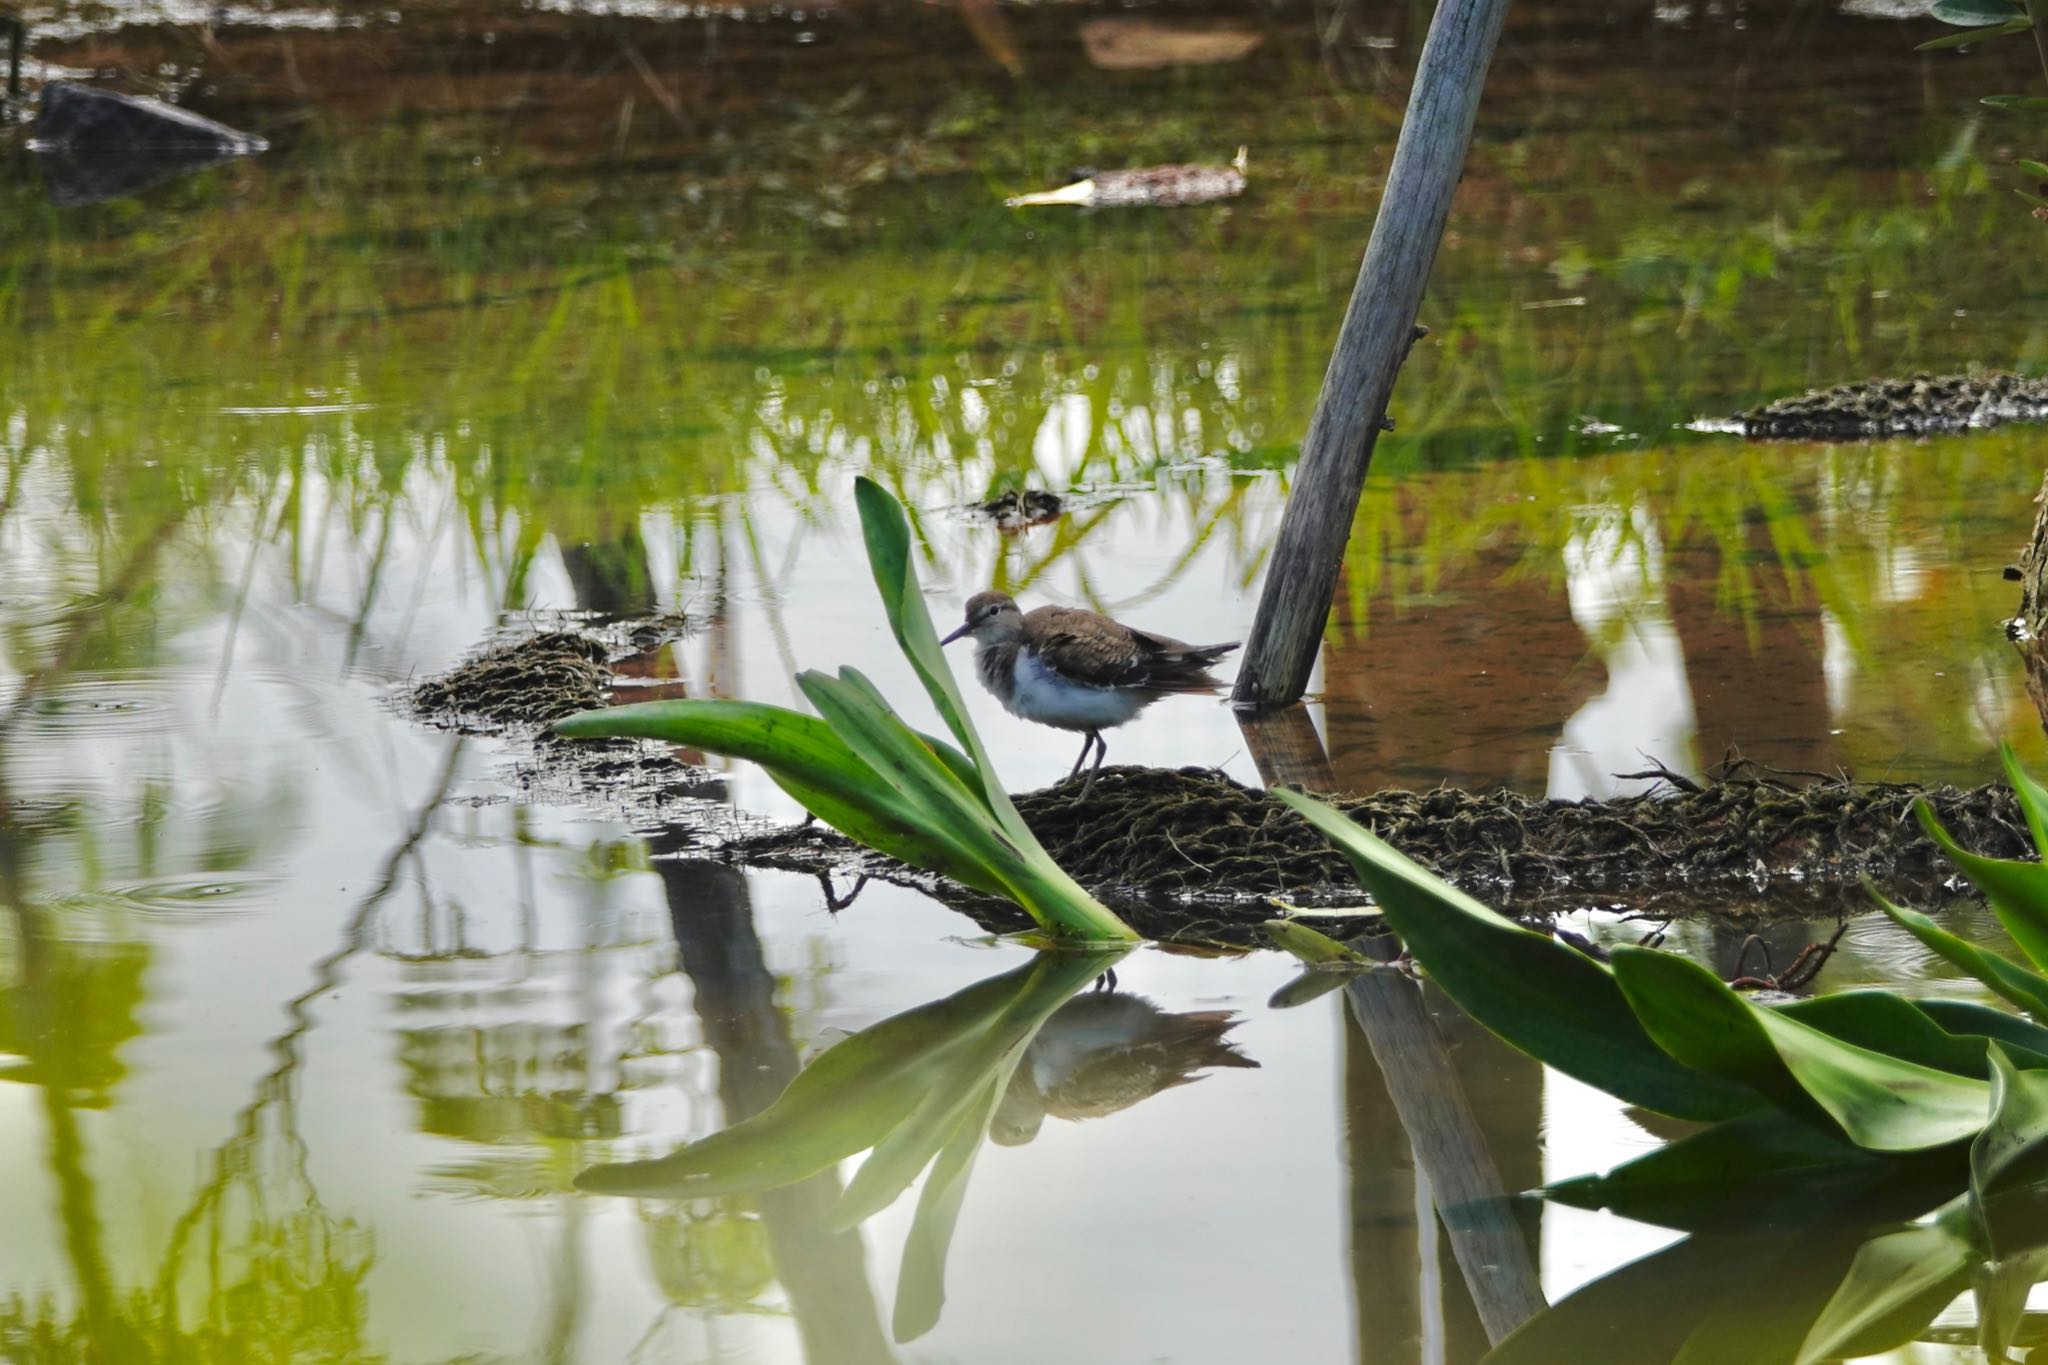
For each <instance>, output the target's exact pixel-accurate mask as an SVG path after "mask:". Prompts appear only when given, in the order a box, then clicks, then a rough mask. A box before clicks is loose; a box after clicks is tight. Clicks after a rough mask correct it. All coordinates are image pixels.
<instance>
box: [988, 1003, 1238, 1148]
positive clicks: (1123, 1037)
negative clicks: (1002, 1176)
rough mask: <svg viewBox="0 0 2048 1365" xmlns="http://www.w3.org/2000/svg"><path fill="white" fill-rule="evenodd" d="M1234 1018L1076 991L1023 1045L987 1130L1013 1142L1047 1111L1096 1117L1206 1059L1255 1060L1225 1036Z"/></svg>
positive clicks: (1184, 1077) (1206, 1065)
mask: <svg viewBox="0 0 2048 1365" xmlns="http://www.w3.org/2000/svg"><path fill="white" fill-rule="evenodd" d="M1239 1022H1241V1021H1240V1020H1239V1019H1238V1018H1237V1016H1236V1015H1234V1014H1232V1013H1231V1012H1230V1011H1229V1010H1193V1011H1190V1012H1189V1013H1186V1014H1175V1013H1173V1012H1172V1011H1169V1010H1162V1009H1160V1008H1159V1007H1158V1006H1157V1005H1155V1004H1153V1003H1152V1002H1151V1001H1149V1000H1147V999H1145V998H1144V997H1143V996H1139V995H1123V994H1119V993H1117V992H1114V991H1095V992H1092V993H1090V994H1087V995H1081V996H1076V997H1075V998H1074V999H1072V1000H1069V1001H1068V1002H1067V1003H1066V1004H1064V1005H1062V1006H1060V1008H1059V1009H1058V1010H1057V1011H1055V1012H1054V1014H1053V1016H1052V1017H1051V1018H1050V1019H1048V1020H1046V1021H1045V1027H1043V1028H1041V1029H1040V1030H1039V1031H1038V1036H1037V1037H1035V1038H1033V1039H1032V1040H1031V1045H1030V1046H1029V1047H1028V1048H1026V1049H1025V1051H1024V1056H1023V1059H1022V1060H1021V1061H1019V1063H1018V1064H1017V1070H1016V1073H1015V1074H1014V1075H1013V1076H1011V1078H1010V1084H1009V1087H1008V1088H1007V1089H1006V1090H1004V1092H1003V1098H1002V1101H1001V1103H1000V1104H998V1105H997V1107H996V1113H995V1118H994V1120H993V1121H992V1122H991V1123H990V1124H989V1137H990V1138H991V1139H993V1140H994V1141H996V1142H997V1143H1000V1144H1001V1145H1002V1146H1005V1147H1020V1146H1022V1145H1023V1144H1025V1143H1027V1142H1029V1141H1031V1140H1032V1139H1033V1138H1035V1137H1037V1136H1038V1130H1039V1128H1040V1127H1041V1126H1042V1125H1043V1124H1044V1123H1045V1119H1046V1116H1047V1115H1048V1114H1049V1115H1051V1116H1052V1117H1054V1118H1060V1119H1097V1118H1103V1117H1105V1116H1107V1115H1110V1114H1114V1113H1117V1112H1119V1111H1121V1110H1124V1109H1128V1108H1130V1107H1131V1106H1132V1105H1134V1104H1137V1103H1138V1102H1139V1101H1141V1100H1147V1099H1150V1098H1151V1097H1152V1096H1154V1095H1156V1094H1158V1093H1159V1092H1160V1091H1162V1090H1168V1089H1171V1088H1172V1087H1174V1086H1177V1085H1186V1084H1187V1083H1188V1082H1190V1081H1195V1080H1200V1079H1201V1075H1202V1073H1203V1072H1204V1071H1206V1070H1209V1069H1210V1068H1212V1067H1222V1066H1234V1067H1256V1066H1257V1065H1258V1063H1257V1062H1255V1061H1253V1060H1252V1059H1251V1058H1249V1057H1247V1056H1245V1055H1244V1053H1243V1052H1241V1051H1239V1050H1238V1048H1237V1046H1236V1045H1235V1044H1233V1043H1231V1042H1230V1041H1228V1040H1227V1039H1226V1038H1225V1037H1224V1035H1225V1034H1227V1033H1229V1032H1230V1031H1231V1030H1232V1029H1233V1028H1236V1027H1237V1025H1238V1024H1239Z"/></svg>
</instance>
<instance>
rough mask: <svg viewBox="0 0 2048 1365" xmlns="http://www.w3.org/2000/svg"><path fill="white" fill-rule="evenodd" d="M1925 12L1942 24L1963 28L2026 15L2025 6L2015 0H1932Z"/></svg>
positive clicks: (1998, 22)
mask: <svg viewBox="0 0 2048 1365" xmlns="http://www.w3.org/2000/svg"><path fill="white" fill-rule="evenodd" d="M1927 13H1928V15H1929V16H1930V17H1931V18H1935V19H1939V20H1941V22H1943V23H1944V24H1958V25H1961V26H1962V27H1964V28H1983V27H1985V26H1987V25H1990V24H2008V23H2011V22H2012V21H2013V20H2015V19H2022V20H2023V19H2025V18H2026V17H2027V11H2026V7H2025V6H2024V5H2021V4H2018V3H2017V2H2016V0H1934V5H1933V7H1932V8H1930V9H1929V10H1928V11H1927Z"/></svg>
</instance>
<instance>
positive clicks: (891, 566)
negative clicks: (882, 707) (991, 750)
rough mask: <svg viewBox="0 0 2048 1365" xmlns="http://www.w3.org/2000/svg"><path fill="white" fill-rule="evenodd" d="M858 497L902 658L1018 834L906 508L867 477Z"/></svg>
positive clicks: (858, 485) (859, 482) (1017, 820)
mask: <svg viewBox="0 0 2048 1365" xmlns="http://www.w3.org/2000/svg"><path fill="white" fill-rule="evenodd" d="M853 498H854V503H855V505H856V506H857V507H858V508H859V510H860V527H861V534H862V536H863V537H864V538H865V540H866V542H867V550H868V566H869V568H871V569H872V570H873V571H874V576H875V587H876V588H877V589H878V590H879V591H880V592H881V594H882V610H883V611H884V612H885V613H886V614H887V615H888V618H889V629H890V631H891V632H892V633H893V634H894V635H895V636H896V643H897V644H898V645H899V646H900V647H901V648H902V650H903V657H904V658H906V659H908V660H909V661H910V666H911V668H913V669H915V670H916V672H917V676H918V680H919V681H920V682H922V683H923V684H924V690H925V692H926V693H927V694H929V695H930V697H931V699H932V705H933V706H934V707H936V708H937V710H938V713H939V719H941V720H943V721H944V722H945V723H946V728H947V729H949V730H951V731H952V732H953V737H954V738H955V739H957V740H959V741H960V747H961V748H963V749H965V750H966V751H967V757H968V758H969V759H971V760H972V761H973V766H974V768H975V770H976V772H977V773H978V774H979V775H980V777H981V782H982V795H983V797H984V798H985V799H986V801H987V802H988V806H989V809H990V810H992V811H994V812H995V813H996V815H997V817H998V818H999V819H1000V820H1001V821H1002V822H1003V824H1004V826H1005V827H1006V828H1009V829H1010V830H1011V831H1012V832H1013V833H1014V832H1015V830H1016V829H1018V828H1021V826H1022V824H1023V821H1022V818H1021V817H1019V816H1018V814H1017V809H1016V807H1015V806H1014V805H1012V804H1011V802H1010V795H1009V792H1008V791H1006V790H1005V789H1004V787H1003V784H1002V783H1001V782H1000V781H999V780H998V779H997V778H996V776H995V767H994V765H993V764H991V763H990V762H989V758H988V750H987V749H986V748H985V747H984V746H983V745H982V742H981V736H980V734H978V733H977V732H976V731H975V728H974V722H973V720H972V719H971V718H970V717H969V716H968V713H967V703H966V701H965V699H964V698H962V697H961V695H960V684H959V683H958V682H956V681H955V680H954V678H953V670H952V669H951V668H949V667H947V665H946V656H945V652H944V651H943V650H942V649H941V648H940V647H939V633H938V631H936V630H934V629H933V628H932V616H931V612H930V611H928V610H926V608H925V604H924V593H923V591H922V590H921V589H920V587H919V585H918V581H917V569H916V566H915V565H913V564H912V563H911V558H910V518H909V517H908V516H907V515H905V513H904V511H903V504H902V503H900V502H898V501H897V500H896V499H895V498H893V497H891V496H890V495H889V493H888V490H886V489H884V488H883V487H882V486H881V485H880V484H878V483H876V482H875V481H874V480H873V479H870V478H868V477H867V476H866V475H861V476H860V477H859V478H856V479H855V480H854V481H853Z"/></svg>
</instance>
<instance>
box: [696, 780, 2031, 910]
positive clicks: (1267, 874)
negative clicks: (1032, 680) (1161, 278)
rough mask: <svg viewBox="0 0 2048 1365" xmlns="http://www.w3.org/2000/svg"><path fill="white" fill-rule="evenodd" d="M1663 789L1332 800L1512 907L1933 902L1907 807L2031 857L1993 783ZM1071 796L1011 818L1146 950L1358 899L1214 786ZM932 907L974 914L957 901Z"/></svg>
mask: <svg viewBox="0 0 2048 1365" xmlns="http://www.w3.org/2000/svg"><path fill="white" fill-rule="evenodd" d="M1671 777H1672V782H1671V783H1670V784H1667V785H1665V786H1664V787H1663V788H1662V789H1661V790H1659V791H1656V792H1652V793H1645V794H1643V795H1640V796H1629V797H1623V798H1620V799H1617V800H1610V801H1553V800H1546V799H1543V798H1540V797H1530V796H1523V795H1519V794H1517V793H1515V792H1510V791H1497V792H1490V793H1475V792H1465V791H1458V790H1455V789H1451V788H1440V789H1438V790H1436V791H1428V792H1410V791H1382V792H1377V793H1374V794H1372V795H1370V796H1354V797H1338V798H1335V804H1336V805H1337V806H1339V807H1340V808H1341V809H1343V810H1344V811H1345V812H1346V813H1348V814H1349V815H1350V816H1351V817H1352V818H1353V819H1354V820H1357V821H1358V822H1359V823H1361V824H1363V825H1366V826H1367V827H1368V828H1370V829H1372V830H1373V831H1374V832H1375V833H1377V834H1379V835H1380V836H1381V837H1382V838H1384V839H1386V840H1387V841H1388V842H1389V843H1391V844H1393V845H1394V847H1396V848H1398V849H1400V850H1401V851H1402V852H1403V853H1406V854H1408V855H1409V856H1410V857H1412V858H1414V859H1416V861H1418V862H1420V863H1422V864H1423V865H1425V866H1427V867H1429V868H1431V869H1432V870H1433V871H1435V872H1437V873H1438V874H1439V875H1441V876H1443V877H1445V878H1447V879H1448V880H1450V881H1451V882H1452V883H1454V884H1456V885H1458V886H1460V887H1462V888H1464V889H1465V890H1467V891H1470V892H1472V893H1474V894H1475V895H1478V896H1480V897H1481V898H1482V899H1483V900H1485V901H1487V902H1488V903H1489V904H1491V905H1495V906H1497V907H1499V908H1501V909H1503V910H1507V911H1511V912H1516V913H1523V914H1540V913H1545V912H1552V911H1562V910H1569V909H1582V908H1589V907H1596V908H1602V909H1613V910H1621V911H1643V912H1646V913H1655V914H1657V915H1677V914H1683V913H1688V912H1699V913H1711V914H1714V915H1717V916H1721V917H1726V918H1738V919H1760V918H1763V917H1766V916H1773V915H1782V914H1786V913H1801V912H1804V913H1809V914H1831V913H1839V912H1841V911H1843V910H1856V911H1862V910H1866V909H1868V908H1869V904H1868V902H1867V900H1865V899H1864V897H1863V895H1862V892H1861V889H1860V884H1861V882H1862V880H1863V879H1864V878H1866V877H1868V878H1870V879H1871V880H1872V881H1874V882H1876V883H1877V884H1878V885H1879V886H1881V887H1884V888H1885V889H1887V890H1888V891H1891V892H1893V893H1894V894H1897V895H1900V896H1904V897H1909V898H1914V899H1919V900H1922V901H1923V902H1924V901H1926V900H1927V899H1928V898H1939V899H1946V898H1948V897H1949V896H1950V895H1951V894H1952V879H1953V878H1954V876H1955V870H1954V869H1953V868H1951V867H1950V866H1949V865H1948V863H1947V862H1946V861H1945V860H1944V859H1943V858H1942V856H1941V854H1940V852H1939V850H1938V849H1937V848H1936V847H1935V845H1934V844H1933V842H1932V841H1931V840H1929V839H1928V838H1926V836H1925V835H1923V834H1922V833H1921V831H1920V827H1919V825H1918V823H1917V822H1916V821H1915V820H1914V818H1913V815H1912V805H1913V802H1914V801H1915V800H1916V799H1919V798H1922V797H1924V798H1926V799H1927V801H1928V802H1929V803H1930V804H1931V805H1932V806H1933V807H1934V809H1935V811H1936V813H1937V814H1938V815H1939V816H1940V817H1941V819H1942V820H1943V822H1944V823H1946V824H1947V825H1948V827H1949V829H1950V830H1951V831H1953V832H1954V833H1955V835H1956V837H1957V838H1958V839H1959V840H1961V841H1962V843H1963V844H1964V846H1965V847H1968V848H1971V849H1974V850H1977V851H1980V852H1983V853H1986V854H1988V855H1991V856H1995V857H2028V856H2031V844H2030V843H2029V841H2028V839H2027V835H2026V832H2025V823H2024V821H2023V819H2022V817H2021V815H2020V813H2019V811H2018V809H2017V807H2016V806H2015V804H2014V802H2013V799H2012V794H2011V792H2010V791H2008V790H2006V789H2005V788H2003V787H1976V788H1970V789H1967V790H1963V789H1958V788H1953V787H1939V788H1923V787H1915V786H1909V785H1904V784H1892V783H1884V784H1866V783H1851V782H1843V781H1833V780H1819V781H1808V782H1804V783H1802V782H1799V781H1795V780H1793V779H1792V778H1790V777H1786V776H1781V775H1777V774H1772V773H1767V772H1764V771H1762V770H1759V769H1755V768H1753V767H1751V766H1749V765H1737V766H1734V767H1732V768H1731V769H1729V770H1727V771H1724V772H1722V773H1720V774H1719V775H1718V776H1717V777H1716V778H1715V779H1714V780H1711V781H1709V782H1706V783H1704V784H1699V783H1692V782H1690V781H1688V780H1687V779H1684V778H1679V777H1677V775H1675V774H1673V775H1671ZM1078 788H1079V784H1078V783H1066V784H1062V785H1061V786H1058V787H1052V788H1048V789H1046V790H1044V791H1038V792H1031V793H1027V794H1025V795H1023V796H1020V797H1018V798H1017V808H1018V810H1019V812H1020V813H1021V814H1023V816H1024V818H1025V819H1026V821H1027V822H1029V823H1030V825H1031V827H1032V830H1033V832H1034V833H1036V834H1037V835H1038V837H1039V839H1040V841H1041V842H1043V843H1044V844H1045V846H1046V848H1047V849H1048V850H1049V851H1050V852H1051V853H1052V855H1053V858H1054V859H1055V860H1056V861H1057V862H1058V863H1059V864H1060V866H1062V867H1063V868H1065V869H1066V870H1067V871H1068V872H1069V873H1071V874H1072V875H1073V876H1074V877H1075V879H1076V880H1078V881H1079V882H1080V883H1081V884H1082V885H1083V886H1085V887H1087V888H1088V889H1089V890H1090V891H1091V892H1093V893H1094V894H1096V895H1097V896H1098V897H1100V898H1101V899H1103V900H1104V901H1105V902H1106V903H1107V904H1109V905H1111V906H1112V907H1113V908H1115V909H1116V910H1117V912H1118V913H1119V914H1122V915H1123V916H1124V917H1125V918H1126V919H1128V920H1130V922H1131V923H1132V925H1133V926H1134V927H1136V928H1137V929H1139V930H1140V931H1141V932H1143V933H1145V934H1147V935H1149V936H1151V937H1155V938H1195V939H1203V940H1209V941H1217V942H1225V943H1249V942H1255V941H1256V931H1257V926H1258V924H1259V922H1260V921H1262V920H1264V919H1268V918H1271V916H1272V913H1273V910H1272V906H1271V904H1270V901H1271V900H1272V899H1275V898H1278V899H1283V900H1285V901H1288V902H1290V903H1292V904H1295V905H1299V906H1316V905H1323V906H1328V905H1332V904H1339V903H1343V902H1346V901H1350V902H1355V901H1357V900H1359V899H1360V893H1359V891H1358V889H1357V882H1356V880H1355V879H1354V878H1353V876H1352V874H1351V868H1350V865H1349V864H1348V863H1346V862H1345V861H1344V859H1343V857H1342V856H1341V855H1340V854H1338V853H1337V851H1336V850H1335V849H1334V848H1332V847H1331V846H1330V844H1329V843H1328V842H1327V841H1326V840H1324V839H1323V838H1322V837H1321V836H1320V835H1318V834H1317V833H1316V832H1315V831H1314V830H1313V829H1311V828H1310V827H1309V826H1308V824H1307V823H1306V822H1305V821H1303V820H1302V819H1301V818H1300V817H1299V816H1297V815H1296V814H1294V812H1293V811H1291V810H1289V809H1288V808H1287V807H1286V806H1284V805H1283V804H1281V803H1280V802H1278V801H1275V800H1273V799H1272V798H1271V797H1269V796H1268V795H1266V794H1265V793H1264V792H1261V791H1256V790H1253V789H1251V788H1248V787H1244V786H1241V785H1239V784H1238V783H1236V782H1233V781H1231V780H1230V779H1229V778H1227V777H1225V776H1223V775H1222V774H1220V773H1217V772H1214V771H1212V770H1209V769H1200V768H1184V769H1180V770H1178V771H1170V770H1166V769H1157V768H1104V769H1103V770H1102V772H1101V774H1100V776H1099V777H1098V779H1097V781H1096V783H1095V786H1094V789H1093V790H1092V791H1090V792H1089V794H1088V795H1087V796H1086V797H1085V798H1083V797H1081V796H1079V794H1078ZM726 856H730V857H733V858H736V859H738V860H740V861H744V862H749V863H761V864H767V865H773V866H781V867H788V868H792V869H798V870H806V871H825V870H827V869H840V870H847V871H858V872H859V873H861V874H864V875H869V876H880V877H884V878H889V879H891V880H917V879H910V878H903V877H901V876H899V874H898V873H897V872H896V870H895V865H894V864H892V863H890V862H889V860H887V859H883V858H880V857H879V856H878V855H876V854H873V853H870V852H867V851H865V850H861V849H858V848H857V847H855V846H854V845H852V844H850V843H848V842H847V841H846V840H843V839H841V838H840V837H839V836H838V835H836V834H833V833H831V832H830V831H828V830H823V829H821V828H819V827H816V826H810V827H805V828H801V829H784V830H776V831H773V832H769V833H766V834H758V835H753V836H750V837H747V838H744V839H742V840H740V841H738V842H736V843H735V844H733V845H732V846H731V847H730V848H729V849H728V850H727V851H726ZM920 884H922V883H920ZM948 899H951V900H955V901H956V902H958V903H960V904H961V906H962V908H963V909H967V910H969V911H970V913H975V914H976V916H977V918H982V917H983V915H984V912H983V911H979V910H977V909H976V908H975V906H974V904H973V903H972V898H970V897H965V896H964V895H963V896H948Z"/></svg>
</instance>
